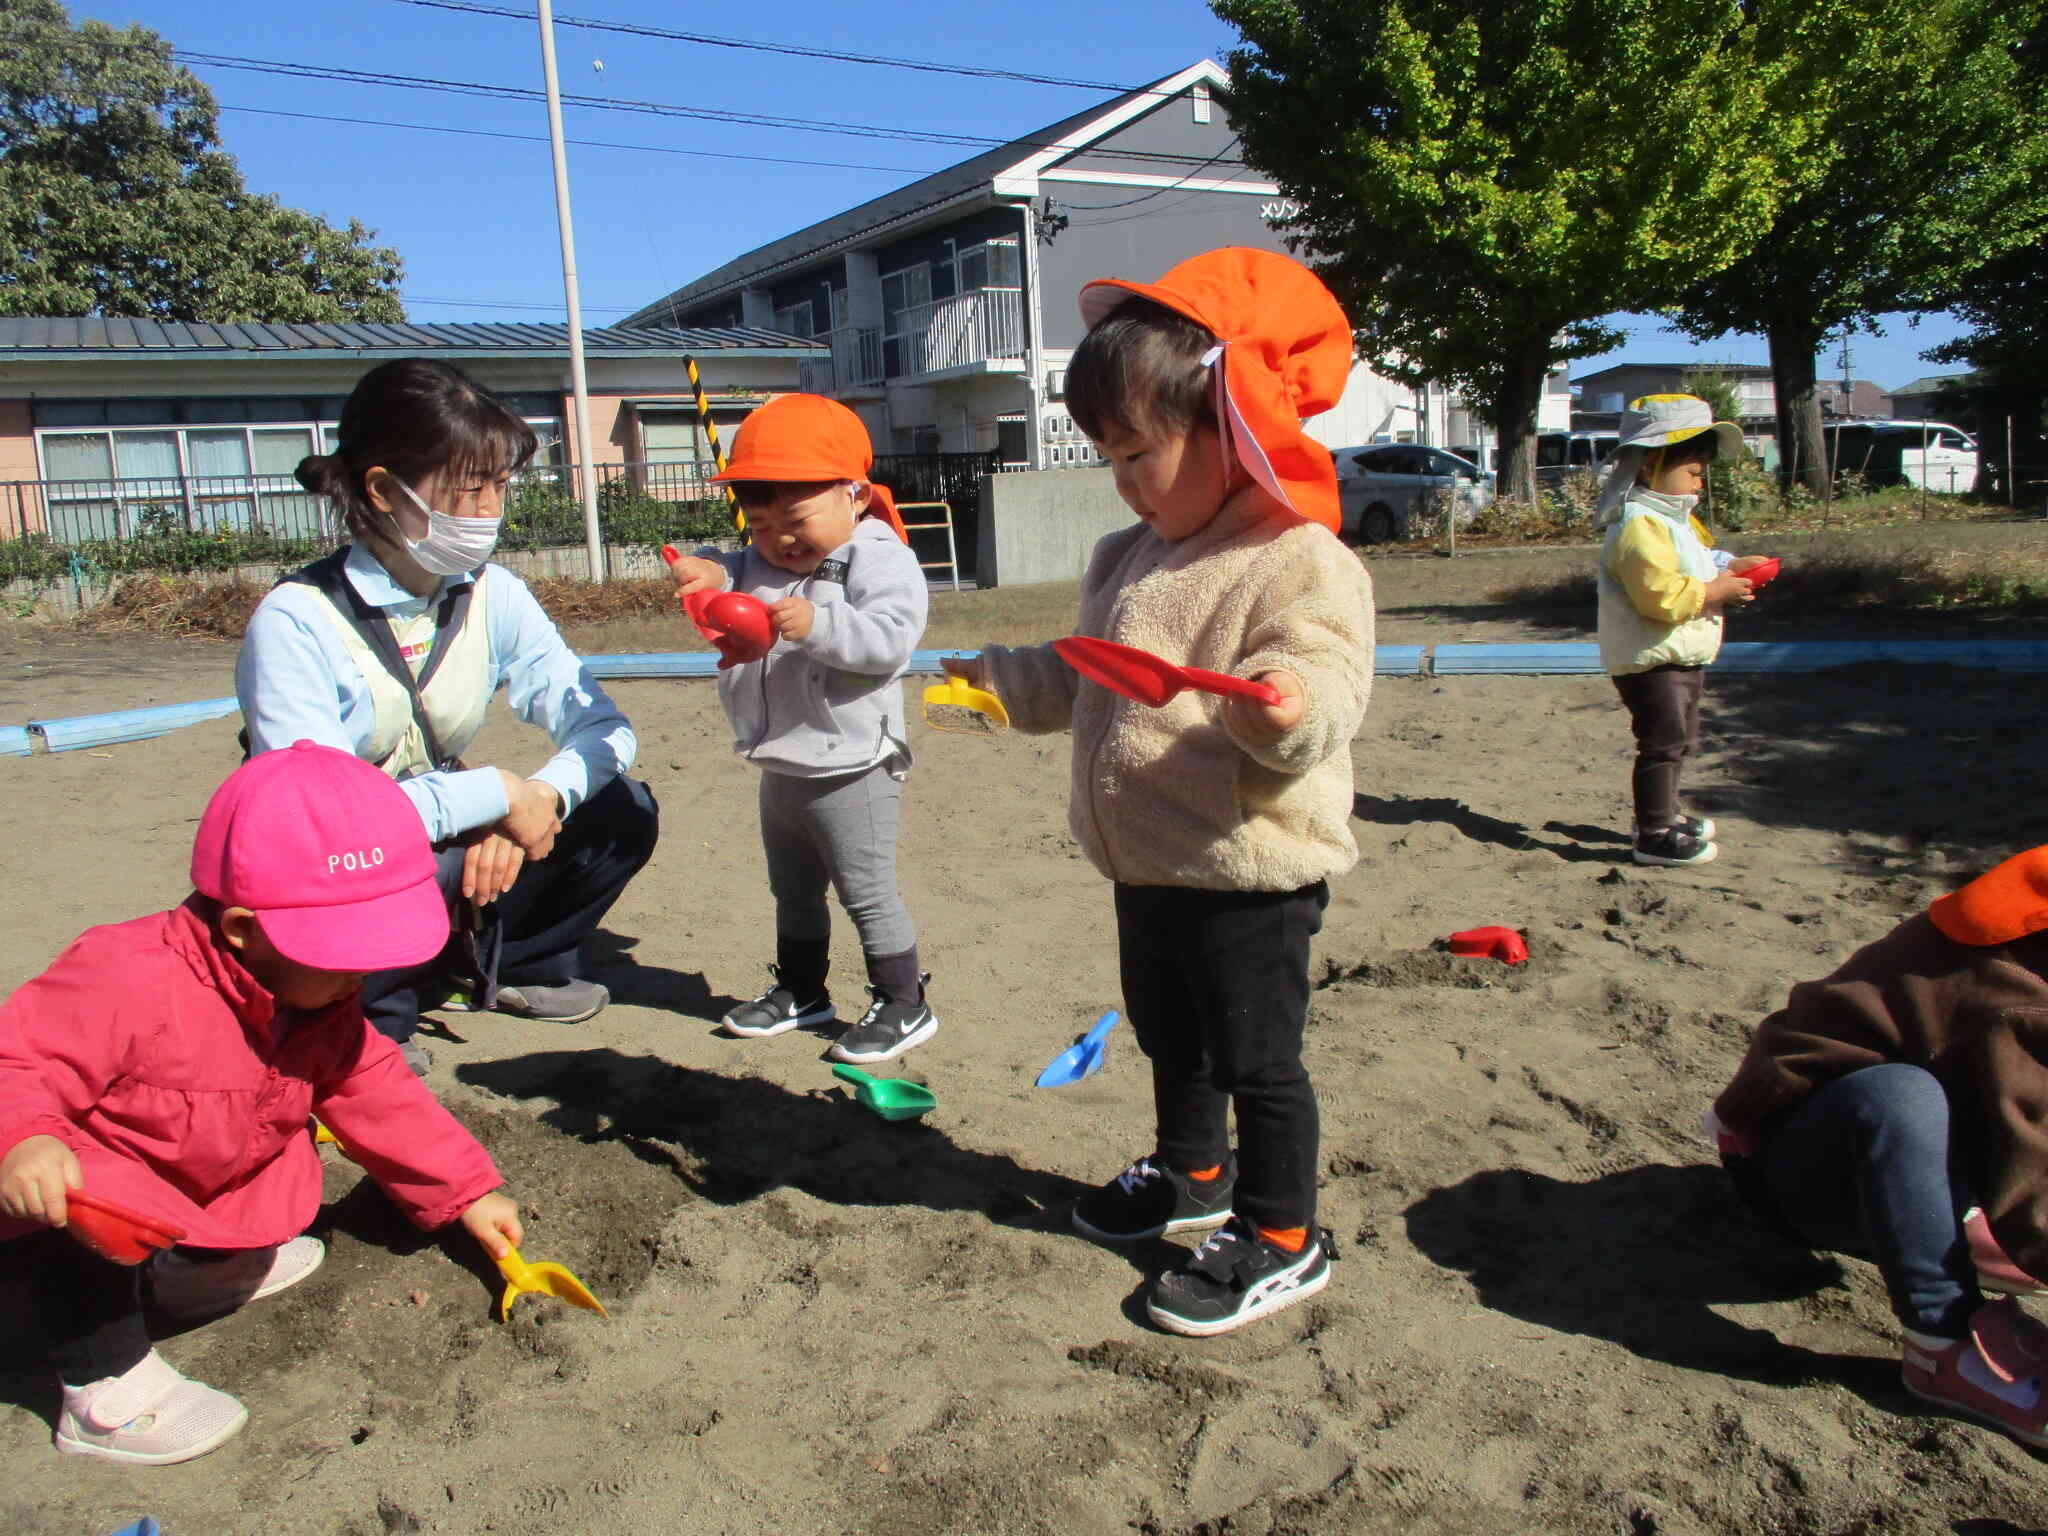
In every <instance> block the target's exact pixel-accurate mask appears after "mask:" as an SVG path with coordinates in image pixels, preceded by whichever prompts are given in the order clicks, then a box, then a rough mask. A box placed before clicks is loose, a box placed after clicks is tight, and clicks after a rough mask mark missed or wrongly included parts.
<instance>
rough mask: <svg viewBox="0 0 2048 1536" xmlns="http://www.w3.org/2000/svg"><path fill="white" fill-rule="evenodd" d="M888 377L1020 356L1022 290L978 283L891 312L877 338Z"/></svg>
mask: <svg viewBox="0 0 2048 1536" xmlns="http://www.w3.org/2000/svg"><path fill="white" fill-rule="evenodd" d="M882 352H883V361H884V363H885V364H886V366H887V370H888V375H889V377H890V378H892V379H895V378H908V377H913V376H915V375H917V374H921V373H944V372H945V371H946V370H947V369H950V368H965V367H967V366H969V365H970V364H973V363H985V362H992V361H997V360H1001V361H1017V362H1021V361H1022V360H1023V357H1024V295H1023V292H1022V290H1020V289H1016V288H982V289H977V290H976V291H975V292H973V293H961V294H955V295H954V296H953V297H952V298H950V299H934V300H932V302H931V303H929V304H913V305H911V306H910V307H909V308H908V309H905V310H902V311H901V312H899V313H898V314H897V316H896V317H895V321H894V324H893V329H891V331H890V332H889V334H888V335H887V336H886V337H884V338H883V342H882Z"/></svg>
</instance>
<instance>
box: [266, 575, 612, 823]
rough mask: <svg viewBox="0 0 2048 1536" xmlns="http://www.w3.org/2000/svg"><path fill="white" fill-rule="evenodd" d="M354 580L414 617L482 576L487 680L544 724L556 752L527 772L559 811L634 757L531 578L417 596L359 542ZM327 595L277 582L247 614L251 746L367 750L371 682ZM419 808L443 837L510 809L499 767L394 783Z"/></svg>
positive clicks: (391, 608)
mask: <svg viewBox="0 0 2048 1536" xmlns="http://www.w3.org/2000/svg"><path fill="white" fill-rule="evenodd" d="M343 571H344V573H345V575H346V577H347V579H348V582H349V584H350V585H351V586H353V587H354V588H355V589H356V591H357V592H359V593H361V594H362V596H363V598H364V599H365V600H366V601H368V602H369V603H371V604H372V605H373V606H375V607H378V608H381V609H383V610H385V611H386V612H387V613H389V614H391V615H392V616H394V617H397V618H401V619H408V618H413V617H416V616H417V615H419V614H421V613H423V612H425V611H426V609H427V607H428V606H429V605H431V604H433V603H437V602H439V601H440V599H441V596H442V594H443V593H444V592H446V591H447V590H448V589H449V588H451V587H457V586H460V585H462V584H463V583H465V582H470V581H477V580H481V581H482V582H483V583H484V584H485V592H484V597H485V608H486V610H487V614H486V617H487V620H488V624H489V630H488V633H487V634H486V636H485V638H486V640H487V642H488V645H487V649H488V652H489V667H490V686H491V688H492V690H493V691H495V690H496V689H497V687H498V685H499V684H500V683H503V684H505V685H506V690H507V692H506V699H507V702H508V703H509V704H510V705H511V706H512V713H513V714H515V715H517V716H518V717H519V718H520V719H521V720H524V721H526V722H527V723H528V724H529V725H537V726H539V727H540V728H541V729H542V730H544V731H546V732H547V734H548V739H549V740H550V741H552V742H553V743H554V745H555V755H554V756H553V757H551V758H549V759H548V761H547V762H546V763H545V764H544V765H543V766H542V767H541V768H540V769H539V770H538V771H537V772H535V773H533V774H530V775H528V777H531V778H536V779H539V780H541V781H543V782H544V783H547V784H550V785H552V786H553V787H554V789H555V791H556V792H557V793H558V794H560V795H561V797H562V818H563V819H564V820H567V819H568V817H569V815H570V814H571V813H572V812H573V811H574V810H575V809H576V807H577V806H579V805H581V804H582V803H583V802H584V801H585V800H587V799H589V798H590V796H591V795H593V794H595V793H596V792H597V791H598V790H600V789H602V788H604V786H605V785H606V784H608V783H610V782H611V780H612V779H613V778H614V777H615V776H617V775H618V774H621V773H624V772H625V771H626V770H627V769H628V768H630V767H632V765H633V755H634V753H635V751H636V750H637V748H638V743H637V742H636V741H635V739H634V736H633V728H632V726H630V725H628V724H627V723H626V717H625V716H624V715H622V714H620V713H619V708H618V706H617V705H616V704H614V703H612V701H611V699H610V698H609V697H608V696H607V695H606V693H605V691H604V689H603V688H602V687H600V686H599V685H598V682H597V680H596V679H595V678H593V677H592V676H591V675H590V674H589V672H588V671H586V670H585V668H584V666H583V663H582V661H581V660H580V659H579V658H578V657H577V656H576V654H575V653H574V652H573V651H571V650H570V649H569V647H568V645H567V643H566V642H564V641H563V639H562V634H561V631H560V630H558V629H556V628H555V625H554V621H553V620H552V619H550V618H549V617H548V616H547V614H546V613H544V612H543V611H542V610H541V606H540V604H539V603H537V602H535V601H534V600H533V594H532V593H531V592H529V591H527V589H526V583H525V582H523V581H521V580H520V579H519V578H518V577H517V576H514V575H513V574H512V573H511V572H510V571H508V570H506V569H505V568H504V567H503V566H501V565H484V566H480V567H479V568H478V569H477V570H475V571H472V572H470V573H469V574H468V575H465V576H449V577H444V578H443V579H442V581H441V584H440V586H439V587H438V588H437V589H436V590H435V592H434V593H433V594H432V595H431V596H429V597H424V598H417V597H414V596H413V595H412V594H411V593H410V592H408V591H406V590H405V588H404V587H402V586H400V585H399V584H398V583H397V582H396V581H395V580H393V579H392V576H391V573H390V572H389V571H387V570H385V569H384V566H383V564H382V562H380V561H379V560H378V559H377V557H376V556H375V555H373V554H371V553H370V552H369V551H368V550H367V549H365V548H364V547H363V546H362V545H360V544H356V545H353V546H351V547H350V549H349V552H348V558H347V559H346V561H345V562H344V563H343ZM324 609H325V601H324V599H322V598H321V597H320V596H319V595H318V594H317V593H315V592H314V590H313V589H312V588H311V587H308V586H306V585H305V584H304V583H301V582H286V583H284V584H282V585H280V586H278V587H276V588H274V589H272V591H271V593H270V595H269V596H267V597H266V598H264V599H263V602H262V604H261V605H260V606H259V607H258V608H257V610H256V613H255V616H254V617H252V618H251V619H250V621H249V628H248V632H247V634H246V635H245V636H244V637H243V640H242V652H241V655H240V656H239V657H238V658H237V659H236V662H235V695H236V697H237V698H238V699H239V700H240V701H241V705H242V717H243V719H244V720H245V721H246V722H247V723H248V727H249V750H250V751H251V752H268V751H271V750H272V749H274V748H277V747H288V746H290V745H291V744H292V743H293V742H295V741H301V740H311V741H317V742H319V743H321V744H322V745H323V746H330V747H339V748H340V749H341V750H342V751H344V752H351V753H354V754H355V755H356V756H357V757H363V756H364V755H365V754H366V752H367V750H368V747H369V743H370V740H371V737H372V735H373V734H374V732H375V730H376V723H377V719H376V707H375V704H374V702H373V698H372V695H371V692H370V686H369V683H368V681H367V680H366V679H365V678H364V676H363V673H362V669H361V668H360V667H359V666H358V665H357V664H356V660H355V657H354V656H353V655H352V654H351V653H350V651H349V649H348V647H347V645H346V644H345V643H344V641H343V640H342V637H341V635H340V633H339V632H338V631H337V630H336V629H335V626H334V621H333V619H332V618H331V617H330V616H329V613H328V612H326V611H323V610H324ZM399 787H400V788H401V789H403V790H404V791H405V792H406V794H407V795H409V796H410V797H411V798H412V802H413V804H414V805H415V806H416V807H417V808H418V809H419V813H420V820H421V821H423V822H424V823H425V824H426V828H427V835H428V837H429V838H430V839H431V840H432V841H434V842H437V843H438V842H443V841H445V840H446V839H448V838H451V837H454V836H456V835H457V834H458V833H462V832H467V831H469V830H470V829H471V828H472V827H481V826H488V825H490V824H491V823H492V822H494V821H497V820H499V819H500V818H501V817H503V816H504V815H505V813H506V811H507V810H508V809H510V807H509V806H508V804H507V803H506V799H505V784H504V780H503V779H501V778H500V777H499V775H498V771H497V770H496V769H495V768H471V769H466V770H462V771H458V772H448V773H443V772H434V773H423V774H420V775H418V776H417V777H415V778H411V779H407V780H406V781H405V782H404V783H403V784H401V785H400V786H399Z"/></svg>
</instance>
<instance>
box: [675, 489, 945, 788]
mask: <svg viewBox="0 0 2048 1536" xmlns="http://www.w3.org/2000/svg"><path fill="white" fill-rule="evenodd" d="M698 553H699V554H701V555H703V556H704V557H705V558H706V559H710V560H716V561H718V563H719V564H721V565H723V566H724V567H725V571H726V582H727V587H728V590H730V591H735V592H744V593H746V594H748V595H749V596H751V597H758V598H759V599H761V601H762V602H764V603H773V602H776V601H777V600H779V599H781V598H785V597H792V596H793V597H803V598H807V599H809V600H810V602H811V603H812V604H813V605H815V607H816V608H817V616H816V617H815V618H814V619H813V620H812V621H811V632H810V633H809V634H808V635H806V636H805V637H804V638H803V639H802V640H800V641H790V640H777V641H776V642H775V645H774V648H773V649H772V650H770V651H769V652H768V654H767V655H766V656H764V657H762V658H761V659H760V660H759V661H748V662H741V663H740V664H739V665H737V666H733V667H728V668H727V669H726V670H725V671H723V672H721V673H719V674H718V699H719V702H720V703H721V704H723V705H724V706H725V716H726V718H727V719H728V720H730V721H731V722H732V729H733V750H734V751H735V752H737V753H739V754H740V756H742V757H744V758H746V759H747V760H748V761H749V762H751V763H754V764H756V765H758V766H759V767H761V768H764V769H766V770H767V771H768V772H770V773H781V774H788V775H790V776H791V777H793V778H799V779H822V778H831V777H833V776H835V775H838V774H842V773H858V772H860V771H862V770H864V769H867V768H872V767H874V766H875V765H876V764H877V763H880V762H885V761H887V760H888V759H890V758H891V757H895V758H898V759H900V760H901V763H902V765H903V766H904V767H906V768H907V767H908V766H909V764H910V747H909V744H908V738H907V737H906V735H905V733H904V726H903V688H902V684H901V682H900V679H901V678H902V676H903V674H904V671H905V669H906V668H907V667H908V666H909V664H910V654H911V652H912V651H914V650H916V649H917V643H918V641H919V640H921V639H922V638H923V637H924V624H925V614H926V611H927V609H928V607H929V605H930V601H931V598H930V593H929V590H928V589H927V587H926V585H925V579H924V572H923V570H921V569H920V568H919V566H918V563H917V556H916V555H915V554H914V553H912V552H911V550H910V548H909V546H907V545H906V544H904V542H903V541H902V540H901V539H899V538H898V537H897V536H896V534H895V531H894V530H893V529H891V528H890V527H889V525H888V524H887V523H885V522H883V521H882V520H881V519H880V518H877V517H864V518H862V519H861V520H860V521H859V522H857V523H855V524H854V525H853V538H852V539H851V540H849V541H848V542H847V543H845V544H844V545H842V546H840V547H839V548H838V549H836V550H834V551H833V552H832V553H831V555H830V556H829V557H827V558H826V560H825V561H824V562H823V563H822V564H821V565H819V567H818V569H817V570H815V571H813V572H812V573H811V574H810V575H808V576H800V575H798V574H797V573H796V572H794V571H785V570H783V569H782V568H781V567H780V566H776V565H770V564H769V563H768V562H767V561H766V560H764V559H762V558H761V556H760V554H759V552H757V551H756V550H754V549H753V548H752V547H751V546H750V547H748V548H746V549H743V550H738V551H731V550H717V549H705V550H700V551H698Z"/></svg>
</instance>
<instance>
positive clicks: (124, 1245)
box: [64, 1189, 185, 1264]
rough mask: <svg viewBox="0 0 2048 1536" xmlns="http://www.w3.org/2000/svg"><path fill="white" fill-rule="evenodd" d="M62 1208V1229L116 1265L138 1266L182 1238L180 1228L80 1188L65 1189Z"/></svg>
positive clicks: (183, 1234)
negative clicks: (160, 1249) (63, 1220)
mask: <svg viewBox="0 0 2048 1536" xmlns="http://www.w3.org/2000/svg"><path fill="white" fill-rule="evenodd" d="M64 1206H65V1212H66V1216H65V1221H66V1225H65V1228H64V1230H65V1231H66V1232H69V1233H70V1234H71V1235H72V1236H73V1237H75V1238H77V1239H78V1241H79V1242H81V1243H83V1244H85V1246H86V1247H88V1248H90V1249H91V1250H92V1251H93V1252H94V1253H96V1254H98V1255H99V1256H100V1257H101V1258H103V1259H111V1260H113V1261H114V1263H116V1264H140V1263H141V1262H142V1261H143V1260H144V1259H146V1258H148V1257H149V1256H150V1255H151V1254H152V1253H155V1252H156V1251H157V1250H158V1249H159V1248H168V1247H170V1246H171V1245H172V1244H173V1243H177V1242H182V1241H183V1240H184V1237H185V1229H184V1228H183V1227H173V1226H169V1225H167V1224H165V1223H164V1222H161V1221H158V1220H157V1219H156V1218H155V1217H153V1216H145V1215H143V1214H142V1213H141V1212H140V1211H131V1210H129V1209H128V1207H127V1206H125V1205H116V1204H115V1203H114V1202H113V1201H111V1200H105V1199H102V1198H101V1197H100V1196H98V1195H89V1194H87V1193H86V1192H85V1191H84V1190H82V1189H69V1190H66V1191H65V1192H64Z"/></svg>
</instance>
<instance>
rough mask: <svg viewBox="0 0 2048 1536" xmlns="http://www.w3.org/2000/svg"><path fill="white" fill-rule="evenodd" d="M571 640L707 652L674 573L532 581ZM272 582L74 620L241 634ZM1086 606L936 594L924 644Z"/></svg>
mask: <svg viewBox="0 0 2048 1536" xmlns="http://www.w3.org/2000/svg"><path fill="white" fill-rule="evenodd" d="M527 586H528V588H529V589H530V590H531V591H532V593H533V595H534V598H535V599H536V600H537V601H538V602H539V603H540V605H541V607H542V609H543V610H545V611H546V612H547V614H548V615H549V617H551V618H552V619H553V620H554V621H555V623H556V624H557V625H559V626H560V627H561V630H562V633H563V636H564V637H565V638H566V639H567V640H568V642H569V644H570V646H571V647H572V648H574V649H576V650H578V651H586V652H599V651H611V652H630V651H702V650H708V649H709V647H708V646H706V645H705V643H704V641H703V638H702V637H701V636H699V635H698V633H697V631H696V630H695V629H694V628H692V627H691V625H690V622H689V621H688V620H687V619H685V618H684V617H683V616H682V614H681V613H679V612H678V611H677V608H676V596H675V587H674V586H673V585H672V584H671V583H670V582H669V581H667V580H666V579H661V578H650V579H633V580H624V581H609V582H606V583H605V584H604V585H602V586H590V585H588V584H586V583H584V582H580V581H559V580H536V581H530V582H528V583H527ZM267 591H269V587H268V585H267V584H263V583H259V582H255V581H251V580H249V579H247V578H246V577H220V576H213V577H209V576H154V575H151V576H129V577H126V578H124V579H123V580H122V581H121V582H120V583H119V584H118V585H116V587H115V588H114V591H113V594H112V595H111V596H110V597H109V598H108V599H107V600H106V601H105V602H103V603H100V604H99V605H97V606H96V607H94V608H91V609H89V610H87V611H86V612H84V613H82V614H80V615H79V616H78V617H77V618H75V619H73V620H71V621H70V623H71V625H72V627H74V628H75V629H77V630H78V631H79V632H80V633H83V634H149V635H161V636H164V637H166V638H176V639H194V638H203V639H214V640H239V639H241V638H242V633H243V631H244V630H246V629H247V628H248V627H249V616H250V615H251V614H253V613H254V612H255V611H256V605H257V604H258V603H260V602H261V601H262V600H263V596H264V594H265V593H266V592H267ZM1079 605H1080V583H1079V582H1073V581H1065V582H1051V583H1047V584H1045V585H1042V586H1030V587H1006V588H1003V589H1001V590H999V591H994V592H974V591H967V592H948V591H945V590H944V589H939V590H936V591H934V592H933V593H932V606H931V620H930V623H929V624H928V625H927V626H926V628H925V634H924V639H923V641H922V642H921V646H922V647H923V648H925V649H929V650H970V649H973V648H974V647H976V646H979V645H981V644H982V643H983V642H985V641H995V642H997V643H998V644H1004V645H1022V644H1027V643H1029V642H1032V641H1037V640H1045V639H1049V638H1051V637H1053V636H1055V635H1063V634H1066V633H1067V632H1068V631H1069V630H1070V629H1072V628H1073V625H1074V614H1075V611H1076V609H1077V608H1078V607H1079Z"/></svg>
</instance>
